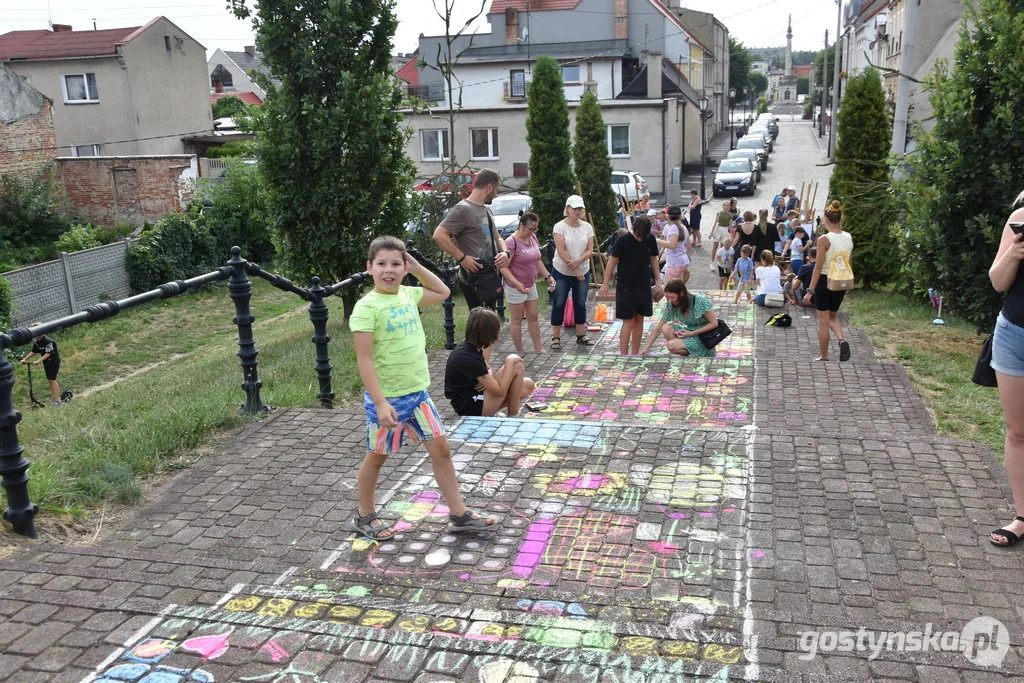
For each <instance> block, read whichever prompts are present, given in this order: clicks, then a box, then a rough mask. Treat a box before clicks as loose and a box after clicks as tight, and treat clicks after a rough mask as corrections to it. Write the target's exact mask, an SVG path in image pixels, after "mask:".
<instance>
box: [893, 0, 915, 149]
mask: <svg viewBox="0 0 1024 683" xmlns="http://www.w3.org/2000/svg"><path fill="white" fill-rule="evenodd" d="M904 4H905V5H906V9H904V10H903V44H902V46H901V47H900V49H901V52H900V72H899V74H897V75H896V78H897V80H896V112H895V114H894V115H893V123H892V153H893V154H896V155H898V156H900V157H902V156H903V154H904V153H905V152H906V151H907V118H908V117H909V111H908V110H909V109H910V80H909V79H908V78H907V75H908V74H909V73H910V69H911V68H912V67H913V61H912V58H913V52H914V38H915V35H914V34H915V33H916V30H917V19H916V15H917V0H907V1H906V2H905V3H904Z"/></svg>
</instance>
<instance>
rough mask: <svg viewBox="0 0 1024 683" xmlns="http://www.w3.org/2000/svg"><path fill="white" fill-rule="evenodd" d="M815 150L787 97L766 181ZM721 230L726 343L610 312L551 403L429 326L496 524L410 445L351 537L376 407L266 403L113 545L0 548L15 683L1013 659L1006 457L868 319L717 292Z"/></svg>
mask: <svg viewBox="0 0 1024 683" xmlns="http://www.w3.org/2000/svg"><path fill="white" fill-rule="evenodd" d="M818 158H820V151H819V148H818V145H817V142H816V138H814V137H812V134H811V133H810V128H809V126H807V125H805V124H803V123H799V122H794V123H790V122H785V121H784V122H783V126H782V134H781V135H780V138H779V142H778V146H777V149H776V152H775V154H774V155H773V159H772V165H771V167H770V168H771V169H772V170H771V171H770V172H769V176H768V177H769V181H768V182H769V183H770V186H772V187H773V186H774V185H779V186H780V187H781V186H782V185H784V184H789V183H791V182H793V180H795V179H790V178H786V177H784V176H785V174H786V173H787V172H792V174H793V175H795V174H796V173H795V172H796V171H799V172H801V173H804V174H805V175H807V176H808V177H810V176H811V175H812V174H813V173H817V174H819V175H823V174H824V173H825V171H824V170H823V169H824V167H818V166H814V165H813V164H811V163H810V162H809V161H808V160H811V159H818ZM772 191H773V192H774V189H773V190H772ZM821 192H822V194H821V195H820V196H823V195H824V190H823V189H822V191H821ZM769 199H770V197H769ZM766 201H767V200H765V199H764V197H763V196H756V197H755V198H754V200H753V201H751V200H747V201H742V200H741V206H747V205H754V204H756V205H758V206H760V205H761V204H763V203H766ZM821 203H822V200H821V199H820V198H819V206H820V204H821ZM708 213H710V212H708ZM705 221H708V222H709V221H710V217H708V216H707V215H706V216H705ZM707 251H710V248H709V247H704V248H703V249H697V250H695V253H696V255H695V257H694V260H695V266H694V269H695V273H696V275H695V277H694V280H693V284H694V287H695V289H704V290H708V291H710V293H711V295H712V297H713V298H714V299H715V301H716V303H717V305H718V306H719V309H720V312H721V314H722V315H723V316H724V317H725V318H726V319H727V320H728V321H729V322H730V324H731V325H732V327H733V329H734V333H733V335H732V337H730V338H729V339H728V340H727V341H726V342H725V343H724V344H723V345H722V346H721V347H720V348H719V350H718V353H717V355H716V357H715V358H708V359H681V358H669V357H668V356H667V355H666V354H664V353H661V354H659V353H655V354H652V356H651V357H649V358H644V359H640V358H621V357H619V356H618V355H617V352H616V350H617V346H616V338H617V327H616V326H615V325H614V324H611V325H605V326H603V329H602V330H601V332H599V333H595V334H594V337H595V338H596V339H597V340H598V343H597V345H595V346H593V347H578V346H576V345H575V344H572V343H568V344H566V348H565V350H564V351H563V352H562V353H551V352H548V353H544V354H529V355H528V356H527V358H526V360H527V364H528V369H529V373H530V374H531V375H532V376H533V377H534V378H536V379H537V380H538V384H539V386H538V390H537V397H538V398H540V399H542V400H543V401H544V402H546V403H547V404H548V409H547V410H545V411H543V412H540V413H528V414H526V415H525V416H524V417H522V418H493V419H486V418H472V419H462V420H459V419H457V418H455V417H454V416H453V415H452V414H451V413H450V409H449V406H448V405H447V402H446V401H444V399H443V398H442V396H443V393H442V391H441V389H440V385H441V380H442V369H443V364H444V360H445V357H446V354H445V353H444V352H432V354H431V363H432V373H433V378H434V386H433V387H432V393H433V395H434V396H435V397H436V398H437V399H438V405H439V407H440V408H441V409H442V413H443V414H444V417H445V419H446V421H447V423H448V424H449V426H450V428H451V443H452V448H453V459H454V461H455V464H456V467H457V469H458V471H459V477H460V481H461V483H462V489H463V492H464V495H465V496H466V498H467V500H468V501H469V502H470V504H471V505H473V506H475V507H477V508H478V509H480V510H486V511H487V512H488V513H491V514H495V515H497V516H498V517H499V518H500V522H501V523H500V526H499V527H498V528H497V529H495V530H494V531H489V532H482V533H477V534H462V535H456V534H451V533H448V531H447V529H446V520H447V510H446V509H445V507H444V506H443V504H442V502H441V501H440V499H439V495H438V492H437V489H436V487H435V485H434V482H433V479H432V477H431V474H430V466H429V461H428V460H427V458H426V457H425V454H424V453H423V451H422V449H406V450H405V451H403V452H402V453H401V454H399V455H397V456H394V457H392V458H391V459H390V461H389V463H388V465H387V466H386V468H385V470H384V472H383V474H382V479H381V486H380V490H379V493H378V498H379V501H380V504H381V508H382V510H383V514H384V515H385V516H386V517H387V518H389V519H391V520H393V521H394V522H395V523H396V525H397V528H398V529H399V530H400V533H399V534H398V535H397V536H396V537H395V538H394V539H393V540H389V541H387V542H383V543H370V542H368V541H366V540H364V539H360V538H356V537H353V535H352V534H350V533H348V532H346V531H345V529H344V524H345V521H346V520H347V519H348V518H349V517H350V516H351V514H352V510H353V507H354V505H355V498H356V496H355V491H354V490H353V486H354V483H355V472H356V470H357V468H358V466H359V463H360V461H361V458H362V456H363V448H364V447H363V440H364V437H363V434H364V431H363V419H364V418H363V416H362V414H361V412H355V411H345V410H335V411H322V410H297V409H289V410H279V411H275V412H273V413H272V414H271V415H270V416H269V417H268V418H267V419H265V420H264V421H262V422H261V423H258V424H254V425H252V426H250V427H248V428H247V429H246V430H244V431H242V432H240V433H238V434H235V435H232V437H231V438H228V439H225V440H224V442H223V443H222V444H220V447H219V448H218V449H217V450H216V454H215V455H211V456H208V457H205V458H203V459H202V460H200V461H199V462H198V463H197V464H196V465H195V466H194V467H193V468H192V469H190V470H188V471H186V472H183V473H182V474H180V475H179V476H178V477H176V478H175V479H173V480H171V481H170V482H169V483H168V484H166V486H165V487H164V488H163V489H162V490H161V491H159V492H157V494H156V495H155V496H154V499H153V500H152V501H151V502H150V503H148V504H147V505H145V506H143V507H142V508H141V509H140V510H139V511H138V513H137V515H136V516H135V517H134V518H133V519H131V520H130V521H129V522H127V523H125V524H123V525H122V526H120V527H119V528H117V529H113V530H111V531H109V532H107V533H106V535H105V537H104V538H103V539H102V540H101V541H100V542H98V543H96V544H94V545H89V546H81V547H62V546H57V545H53V544H46V543H38V544H26V545H25V546H24V547H22V548H21V549H20V550H19V551H18V552H16V553H15V554H14V555H12V556H11V557H9V558H8V559H6V560H4V561H3V562H2V563H0V568H2V571H0V680H9V681H17V682H21V681H87V680H101V681H146V682H147V683H164V682H171V681H174V682H178V681H180V682H186V681H192V682H207V681H267V682H283V681H303V682H310V683H312V682H315V681H417V682H420V683H426V682H441V681H459V680H464V681H479V682H482V683H492V682H493V683H497V682H499V681H507V682H509V683H513V682H514V683H526V682H528V681H539V680H543V681H559V682H561V681H601V682H608V683H610V682H613V681H639V682H648V681H650V682H653V681H683V680H727V679H752V680H842V679H847V680H869V679H875V680H881V679H898V680H918V681H937V680H943V681H945V680H955V681H960V680H990V679H996V678H1012V679H1019V678H1020V677H1022V676H1024V662H1022V660H1021V630H1020V623H1021V617H1022V616H1024V611H1022V607H1024V602H1022V600H1021V597H1020V592H1019V591H1016V590H1015V586H1016V580H1017V579H1018V578H1019V576H1020V572H1021V569H1022V567H1024V562H1022V559H1021V558H1022V556H1021V554H1020V553H1019V552H1015V551H1012V550H1011V551H1006V550H1000V549H997V548H994V547H991V546H990V545H989V544H988V542H987V540H986V536H987V531H988V530H990V529H992V528H995V527H996V526H998V524H999V523H1000V522H1002V521H1005V520H1006V519H1008V515H1009V512H1008V510H1009V507H1008V502H1007V495H1006V487H1005V483H1004V482H1003V480H1002V475H1001V474H1000V472H1001V467H1000V466H999V465H998V463H996V462H995V461H994V459H993V458H992V456H991V454H989V453H988V452H987V451H986V450H985V449H984V448H982V447H980V446H978V445H976V444H971V443H964V442H958V441H952V440H948V439H943V438H939V437H938V436H937V435H936V431H935V428H934V425H933V423H932V420H931V418H930V417H929V415H928V412H927V411H926V409H925V408H924V406H923V405H922V404H921V401H920V399H919V398H918V396H917V394H916V393H915V391H914V390H913V387H912V385H911V384H910V382H909V381H908V379H907V377H906V374H905V373H904V371H903V370H902V368H901V367H900V366H898V365H896V364H892V363H888V362H880V361H878V360H876V359H875V358H874V357H873V355H872V352H871V349H870V346H869V344H868V342H867V339H866V337H865V336H864V334H863V333H862V332H860V331H858V330H851V331H850V334H849V338H850V339H851V341H852V345H853V351H854V356H853V359H852V360H851V361H850V362H849V363H838V362H830V363H819V364H816V365H814V366H807V365H806V364H802V363H798V362H796V361H795V360H794V359H795V357H796V356H797V354H798V353H800V350H802V351H803V352H802V354H801V355H802V356H804V357H807V356H809V355H810V354H811V353H812V350H813V345H814V320H813V319H810V318H804V317H802V314H800V313H799V312H794V318H795V321H794V326H793V327H792V328H789V329H775V328H766V327H764V326H763V322H764V320H765V319H766V317H767V316H766V315H765V313H764V311H762V310H757V309H755V308H753V307H751V306H749V305H747V304H745V303H740V304H733V303H732V301H731V298H730V297H729V296H728V295H727V294H725V293H724V292H717V291H714V290H712V289H711V287H712V286H713V282H712V275H711V273H710V272H709V270H708V268H707V262H708V255H707V254H706V252H707ZM854 296H856V294H854ZM459 312H460V313H461V312H462V311H461V310H460V311H459ZM548 336H549V332H548V331H545V339H546V341H547V339H548ZM568 339H569V340H570V341H571V339H572V337H571V336H569V337H568ZM510 349H511V345H510V344H509V343H508V341H507V340H506V341H504V342H503V349H502V351H503V352H508V351H509V350H510ZM826 383H827V389H826V388H825V387H826ZM978 617H987V618H989V620H985V621H972V620H974V619H975V618H978ZM991 619H998V620H999V622H1001V624H1000V625H998V626H996V625H995V624H994V622H992V621H991ZM969 622H970V624H971V625H970V626H968V624H969ZM842 632H848V633H847V634H846V635H845V636H844V635H842ZM913 632H923V633H924V635H923V636H921V635H920V634H917V635H915V634H914V633H913ZM886 633H898V634H901V635H900V636H894V640H893V641H892V642H893V644H894V645H896V644H898V643H899V642H903V643H904V644H905V645H906V647H904V648H895V647H886V646H884V645H885V644H884V643H883V642H882V641H876V640H875V639H876V638H879V637H883V636H884V634H886ZM906 634H909V635H906ZM961 635H963V639H962V640H963V641H964V642H966V643H967V645H969V646H970V647H968V648H967V650H966V652H961V651H953V650H955V647H954V646H956V645H957V644H958V642H960V641H961ZM993 636H995V638H994V640H993ZM897 638H898V639H902V640H897ZM915 643H916V645H915ZM872 644H875V645H876V646H877V648H876V650H875V651H872V650H871V649H870V648H871V647H872ZM922 644H923V645H922ZM857 646H862V647H861V649H860V650H859V651H858V650H857V649H856V648H857ZM942 647H945V648H946V649H947V650H949V651H938V650H939V649H940V648H942ZM864 648H868V649H864ZM901 649H902V651H900V650H901ZM811 654H813V655H814V656H813V657H811V656H810V655H811Z"/></svg>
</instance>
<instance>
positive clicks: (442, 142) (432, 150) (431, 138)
mask: <svg viewBox="0 0 1024 683" xmlns="http://www.w3.org/2000/svg"><path fill="white" fill-rule="evenodd" d="M420 157H421V158H422V159H423V161H442V160H444V159H447V158H448V157H449V153H448V131H447V130H443V129H442V130H421V131H420Z"/></svg>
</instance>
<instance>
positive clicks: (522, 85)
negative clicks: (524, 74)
mask: <svg viewBox="0 0 1024 683" xmlns="http://www.w3.org/2000/svg"><path fill="white" fill-rule="evenodd" d="M529 85H530V82H529V81H519V80H512V79H508V80H506V81H503V82H502V90H503V92H502V96H503V97H504V98H505V99H506V100H509V101H513V102H518V101H521V100H525V99H526V89H527V87H528V86H529Z"/></svg>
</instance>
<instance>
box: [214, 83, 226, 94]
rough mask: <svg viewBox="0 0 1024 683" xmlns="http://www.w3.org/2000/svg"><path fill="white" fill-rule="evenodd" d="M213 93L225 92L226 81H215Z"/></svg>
mask: <svg viewBox="0 0 1024 683" xmlns="http://www.w3.org/2000/svg"><path fill="white" fill-rule="evenodd" d="M213 92H224V81H214V82H213Z"/></svg>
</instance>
